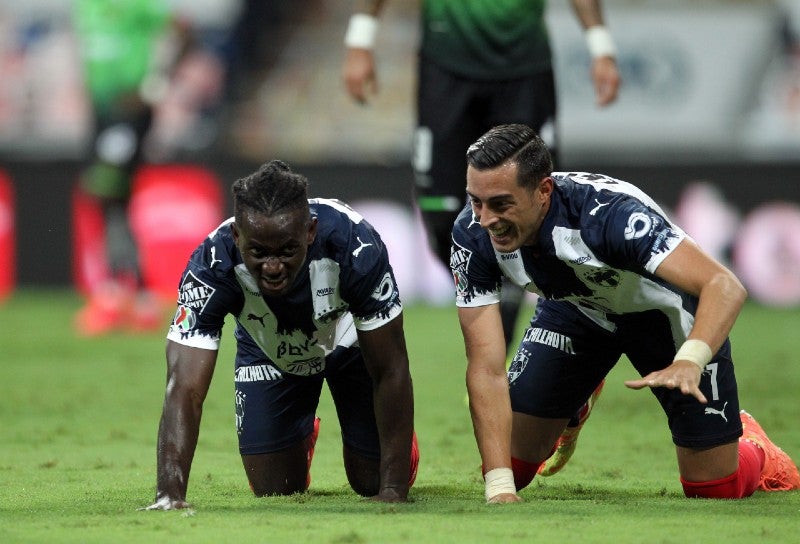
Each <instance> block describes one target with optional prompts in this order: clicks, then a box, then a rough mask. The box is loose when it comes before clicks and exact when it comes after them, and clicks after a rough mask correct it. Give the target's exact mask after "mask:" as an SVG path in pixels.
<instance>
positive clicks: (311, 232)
mask: <svg viewBox="0 0 800 544" xmlns="http://www.w3.org/2000/svg"><path fill="white" fill-rule="evenodd" d="M316 237H317V218H316V217H312V218H311V220H310V221H309V222H308V233H307V235H306V243H307V244H308V245H311V244H313V243H314V239H315V238H316Z"/></svg>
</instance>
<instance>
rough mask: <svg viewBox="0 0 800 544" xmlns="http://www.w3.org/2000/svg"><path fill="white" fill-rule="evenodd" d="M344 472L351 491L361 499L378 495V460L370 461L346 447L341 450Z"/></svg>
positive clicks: (379, 481) (379, 482) (379, 483)
mask: <svg viewBox="0 0 800 544" xmlns="http://www.w3.org/2000/svg"><path fill="white" fill-rule="evenodd" d="M343 456H344V471H345V474H347V481H348V483H349V484H350V487H352V488H353V491H355V492H356V493H358V494H359V495H361V496H362V497H372V496H375V495H377V494H378V491H379V490H380V485H381V479H380V464H381V462H380V459H370V458H368V457H364V456H363V455H359V454H357V453H355V452H353V451H352V450H350V448H348V447H347V446H345V447H344V448H343Z"/></svg>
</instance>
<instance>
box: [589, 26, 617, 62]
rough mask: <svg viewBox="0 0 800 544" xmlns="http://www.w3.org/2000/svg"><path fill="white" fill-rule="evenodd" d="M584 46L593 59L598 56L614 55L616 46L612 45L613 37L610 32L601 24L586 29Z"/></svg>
mask: <svg viewBox="0 0 800 544" xmlns="http://www.w3.org/2000/svg"><path fill="white" fill-rule="evenodd" d="M584 36H585V37H586V46H587V47H588V48H589V54H590V55H591V56H592V58H593V59H596V58H598V57H616V56H617V46H616V45H614V38H612V37H611V32H609V31H608V28H606V27H605V26H603V25H597V26H593V27H591V28H589V29H587V30H586V32H585V34H584Z"/></svg>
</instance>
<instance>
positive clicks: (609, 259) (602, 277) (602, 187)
mask: <svg viewBox="0 0 800 544" xmlns="http://www.w3.org/2000/svg"><path fill="white" fill-rule="evenodd" d="M552 177H553V181H554V191H553V195H552V198H551V201H550V209H549V210H548V212H547V215H546V217H545V219H544V222H543V224H542V226H541V229H540V232H539V239H538V245H537V246H536V247H530V246H523V247H521V248H520V249H518V250H517V251H515V252H513V253H500V252H497V251H495V249H494V247H493V246H492V244H491V241H490V239H489V235H488V233H487V232H486V230H485V229H484V228H482V227H481V226H480V225H479V224H478V222H477V221H475V218H474V217H473V214H472V211H471V208H470V206H469V205H467V206H466V207H465V208H464V209H463V210H462V211H461V214H460V215H459V217H458V219H457V220H456V223H455V226H454V228H453V246H452V250H451V258H450V267H451V269H452V272H453V277H454V279H455V282H456V304H457V305H458V306H461V307H474V306H483V305H487V304H493V303H496V302H499V300H500V285H501V277H502V276H506V277H508V278H509V279H510V280H511V281H512V282H514V283H516V284H517V285H520V286H522V287H523V288H525V289H526V290H527V291H530V292H532V293H536V294H537V295H539V296H540V297H542V299H545V300H547V301H550V300H556V301H564V302H565V303H568V304H570V305H572V306H574V308H576V309H578V310H579V311H580V312H581V313H583V314H584V315H586V316H587V317H589V318H590V319H591V320H592V321H593V322H594V323H596V324H597V325H599V326H600V327H602V328H604V329H606V330H609V331H614V330H615V329H616V324H615V321H616V320H615V316H619V315H621V314H629V313H635V312H645V311H648V310H660V311H661V312H663V313H664V314H666V316H667V317H668V319H669V322H670V326H671V329H672V336H673V339H674V341H675V342H676V345H680V344H681V343H682V342H683V341H684V340H685V339H686V335H687V334H688V332H689V330H690V329H691V327H692V324H693V323H694V315H693V314H694V310H695V309H696V304H697V300H696V298H695V297H692V296H689V295H687V294H686V293H683V292H680V291H679V290H677V289H676V288H675V287H673V286H671V285H669V284H667V283H666V282H664V281H663V280H661V279H659V278H657V277H656V276H655V275H654V273H655V270H656V268H657V267H658V265H659V264H661V262H662V261H663V260H664V259H665V258H666V257H667V255H669V254H670V253H671V252H672V251H673V250H674V249H675V248H676V247H677V246H678V244H679V243H680V242H681V241H682V240H683V239H684V238H686V236H687V235H686V234H685V233H684V232H683V231H682V230H681V229H680V228H679V227H677V226H676V225H674V224H673V223H672V222H671V221H670V220H669V219H668V218H667V216H666V214H665V213H664V212H663V211H662V210H661V208H660V207H659V206H658V205H657V204H656V203H655V202H654V201H653V200H652V199H651V198H650V197H648V196H647V195H646V194H645V193H644V192H642V191H641V190H640V189H638V188H637V187H635V186H633V185H631V184H630V183H627V182H624V181H621V180H617V179H614V178H610V177H608V176H604V175H600V174H590V173H585V172H578V173H575V172H572V173H565V172H555V173H553V175H552Z"/></svg>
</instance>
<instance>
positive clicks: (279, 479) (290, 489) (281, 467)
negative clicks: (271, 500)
mask: <svg viewBox="0 0 800 544" xmlns="http://www.w3.org/2000/svg"><path fill="white" fill-rule="evenodd" d="M242 464H243V465H244V470H245V473H246V474H247V479H248V481H249V483H250V489H252V490H253V493H254V494H255V495H256V496H257V497H264V496H267V495H291V494H293V493H302V492H304V491H305V490H306V488H307V485H308V456H307V452H306V446H305V444H304V442H298V443H297V444H295V445H293V446H290V447H288V448H286V449H284V450H281V451H279V452H274V453H264V454H258V455H242Z"/></svg>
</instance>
